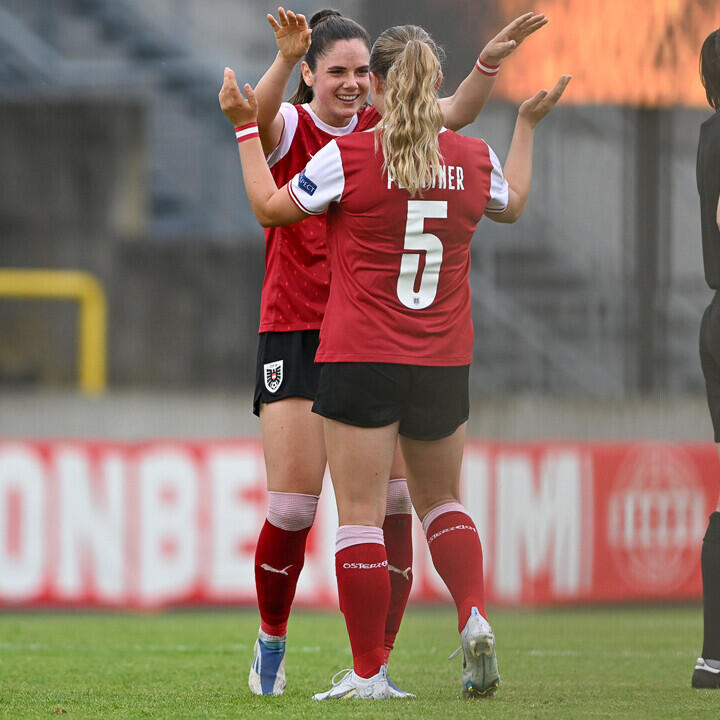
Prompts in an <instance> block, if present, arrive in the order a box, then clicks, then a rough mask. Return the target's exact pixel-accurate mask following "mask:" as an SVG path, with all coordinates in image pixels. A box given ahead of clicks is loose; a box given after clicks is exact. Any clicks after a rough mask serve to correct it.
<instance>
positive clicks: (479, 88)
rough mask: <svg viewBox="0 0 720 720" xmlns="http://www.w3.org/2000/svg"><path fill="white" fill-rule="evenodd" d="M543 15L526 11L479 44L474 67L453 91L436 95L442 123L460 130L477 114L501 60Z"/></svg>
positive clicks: (538, 25)
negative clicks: (443, 118)
mask: <svg viewBox="0 0 720 720" xmlns="http://www.w3.org/2000/svg"><path fill="white" fill-rule="evenodd" d="M547 22H548V19H547V18H546V17H545V15H536V14H535V13H533V12H527V13H525V14H523V15H520V16H519V17H517V18H515V20H513V21H512V22H511V23H510V24H509V25H506V26H505V27H504V28H503V29H502V30H501V31H500V32H499V33H498V34H497V35H496V36H495V37H494V38H493V39H492V40H490V42H488V44H487V45H486V46H485V47H484V48H483V50H482V52H481V53H480V57H479V58H478V62H477V63H476V64H475V67H474V68H473V69H472V70H471V71H470V74H469V75H468V76H467V77H466V78H465V79H464V80H463V81H462V82H461V83H460V85H459V86H458V89H457V90H456V91H455V93H454V94H453V95H451V96H450V97H447V98H441V99H440V107H441V108H442V111H443V115H444V116H445V125H446V127H448V128H450V129H451V130H460V129H461V128H463V127H465V126H466V125H469V124H470V123H471V122H473V121H474V120H475V118H476V117H477V116H478V115H479V114H480V111H481V110H482V109H483V107H484V106H485V103H486V102H487V99H488V98H489V97H490V93H491V92H492V89H493V87H494V86H495V79H496V78H497V74H498V70H499V69H500V63H501V61H502V60H503V59H504V58H506V57H507V56H508V55H510V53H512V52H513V51H514V50H515V48H516V47H517V46H518V45H519V44H520V43H521V42H522V41H523V40H524V39H525V38H526V37H527V36H528V35H531V34H532V33H534V32H535V31H536V30H539V29H540V28H541V27H543V25H546V24H547Z"/></svg>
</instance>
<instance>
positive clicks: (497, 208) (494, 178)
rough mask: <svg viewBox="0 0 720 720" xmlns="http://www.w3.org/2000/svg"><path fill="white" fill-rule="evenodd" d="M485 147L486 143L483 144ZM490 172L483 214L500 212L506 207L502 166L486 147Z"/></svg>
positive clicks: (506, 195)
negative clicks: (488, 196) (490, 167)
mask: <svg viewBox="0 0 720 720" xmlns="http://www.w3.org/2000/svg"><path fill="white" fill-rule="evenodd" d="M485 144H486V145H487V143H485ZM487 149H488V153H489V154H490V162H491V163H492V172H491V173H490V198H489V199H488V202H487V205H486V207H485V212H490V213H497V212H502V211H503V210H505V208H506V207H507V206H508V184H507V180H506V179H505V175H504V174H503V169H502V165H501V164H500V160H499V159H498V156H497V155H496V154H495V152H494V150H493V149H492V148H491V147H490V146H489V145H488V146H487Z"/></svg>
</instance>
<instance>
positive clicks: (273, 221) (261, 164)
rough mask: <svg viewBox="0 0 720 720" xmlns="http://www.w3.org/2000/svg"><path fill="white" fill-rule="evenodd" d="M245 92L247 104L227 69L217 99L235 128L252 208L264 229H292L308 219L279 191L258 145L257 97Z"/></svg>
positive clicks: (250, 90)
mask: <svg viewBox="0 0 720 720" xmlns="http://www.w3.org/2000/svg"><path fill="white" fill-rule="evenodd" d="M244 90H245V94H246V95H247V100H246V99H245V98H244V97H243V95H242V93H241V92H240V88H239V87H238V85H237V81H236V80H235V73H234V72H233V71H232V70H231V69H230V68H225V76H224V78H223V85H222V88H221V89H220V93H219V95H218V99H219V100H220V108H221V109H222V111H223V112H224V113H225V115H226V116H227V118H228V119H229V120H230V122H231V123H232V124H233V125H234V126H235V134H236V136H237V139H238V148H239V150H240V160H241V162H242V170H243V179H244V181H245V190H246V192H247V196H248V199H249V200H250V205H251V207H252V209H253V212H254V213H255V217H256V218H257V220H258V222H259V223H260V224H261V225H262V226H263V227H274V226H276V225H292V224H293V223H296V222H298V221H300V220H303V219H304V218H306V217H308V215H307V214H306V213H304V212H302V211H301V210H300V209H299V208H298V207H297V205H295V203H294V202H293V201H292V200H291V199H290V195H289V193H288V191H287V187H286V186H283V187H282V188H281V189H279V190H278V187H277V185H276V184H275V178H273V176H272V173H271V172H270V168H269V167H268V165H267V163H266V162H265V155H264V154H263V150H262V145H261V144H260V141H259V135H258V126H257V99H256V97H255V93H254V92H253V89H252V88H251V87H250V85H249V84H246V85H245V87H244Z"/></svg>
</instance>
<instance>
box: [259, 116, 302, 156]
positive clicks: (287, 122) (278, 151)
mask: <svg viewBox="0 0 720 720" xmlns="http://www.w3.org/2000/svg"><path fill="white" fill-rule="evenodd" d="M279 112H280V114H281V115H282V118H283V121H284V124H283V130H282V134H281V135H280V142H279V143H278V144H277V147H276V148H275V149H274V150H272V151H271V152H270V153H269V154H268V156H267V158H266V160H267V164H268V167H272V166H273V165H275V164H276V163H278V162H279V161H280V160H282V159H283V158H284V157H285V156H286V155H287V154H288V152H289V151H290V148H291V146H292V143H293V140H294V139H295V132H296V131H297V126H298V111H297V108H296V107H295V106H294V105H291V104H290V103H286V102H284V103H282V105H280V111H279Z"/></svg>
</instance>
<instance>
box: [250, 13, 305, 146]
mask: <svg viewBox="0 0 720 720" xmlns="http://www.w3.org/2000/svg"><path fill="white" fill-rule="evenodd" d="M267 20H268V23H269V24H270V27H271V28H272V29H273V32H274V33H275V42H276V43H277V46H278V53H277V55H276V56H275V60H273V63H272V65H271V66H270V67H269V68H268V70H267V72H266V73H265V74H264V75H263V76H262V77H261V78H260V80H259V82H258V84H257V85H256V86H255V99H256V100H257V107H258V115H257V123H258V129H259V131H260V141H261V142H262V147H263V151H264V152H265V154H269V153H271V152H272V151H273V150H274V149H275V148H276V147H277V145H278V143H279V142H280V137H281V136H282V131H283V125H284V122H283V118H282V115H280V112H279V110H280V104H281V103H282V101H283V95H284V94H285V89H286V88H287V84H288V82H289V81H290V77H291V76H292V72H293V70H294V69H295V66H296V65H297V64H298V62H300V60H302V58H303V57H304V55H305V53H307V51H308V48H309V47H310V34H311V32H312V30H310V28H308V24H307V20H306V19H305V16H304V15H296V14H295V13H294V12H293V11H292V10H288V11H287V12H285V10H284V9H283V8H281V7H279V8H278V18H277V20H276V19H275V17H273V16H272V15H268V16H267Z"/></svg>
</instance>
